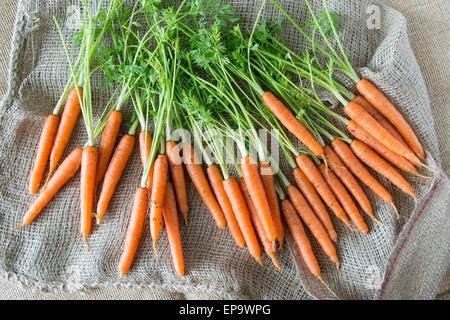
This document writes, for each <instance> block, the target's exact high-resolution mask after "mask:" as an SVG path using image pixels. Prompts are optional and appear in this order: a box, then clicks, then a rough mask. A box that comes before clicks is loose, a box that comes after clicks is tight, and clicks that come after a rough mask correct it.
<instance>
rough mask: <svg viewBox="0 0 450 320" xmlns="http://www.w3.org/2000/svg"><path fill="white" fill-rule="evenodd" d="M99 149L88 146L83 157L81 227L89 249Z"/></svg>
mask: <svg viewBox="0 0 450 320" xmlns="http://www.w3.org/2000/svg"><path fill="white" fill-rule="evenodd" d="M97 158H98V151H97V148H96V147H92V146H86V147H84V149H83V156H82V158H81V179H80V206H81V220H80V229H81V235H82V236H83V241H84V243H85V244H86V246H87V247H88V249H89V245H88V243H87V236H88V235H89V232H90V231H91V223H92V212H93V210H92V208H93V205H94V190H95V170H96V168H97Z"/></svg>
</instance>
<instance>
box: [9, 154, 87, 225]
mask: <svg viewBox="0 0 450 320" xmlns="http://www.w3.org/2000/svg"><path fill="white" fill-rule="evenodd" d="M82 153H83V149H81V148H76V149H75V150H73V151H72V152H71V153H70V154H69V155H68V156H67V158H66V159H65V160H64V161H63V162H62V163H61V165H60V166H59V168H58V170H56V171H55V174H54V175H53V176H52V177H51V178H50V180H49V181H48V183H47V187H46V188H45V189H44V190H42V191H41V192H40V193H39V196H38V197H37V198H36V199H35V200H34V201H33V204H32V205H31V206H30V208H29V209H28V211H27V212H26V213H25V215H24V216H23V219H22V225H20V226H19V227H17V228H15V229H14V230H17V229H20V228H23V227H25V226H26V225H29V224H30V223H31V222H32V221H33V220H34V219H35V218H36V216H37V215H38V214H39V213H40V212H41V211H42V209H44V207H45V206H46V205H47V204H48V203H49V202H50V201H51V200H52V198H53V197H54V196H55V194H56V193H57V192H58V191H59V189H61V187H62V186H63V185H65V184H66V183H67V182H68V181H69V180H70V178H72V176H73V175H74V174H75V172H77V170H78V169H79V168H80V165H81V156H82Z"/></svg>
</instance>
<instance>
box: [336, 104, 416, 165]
mask: <svg viewBox="0 0 450 320" xmlns="http://www.w3.org/2000/svg"><path fill="white" fill-rule="evenodd" d="M344 111H345V113H346V114H347V115H348V116H349V117H350V118H351V119H352V120H355V121H356V123H357V124H359V125H360V126H361V127H363V128H365V129H366V130H367V131H368V132H370V133H371V134H372V136H373V137H374V138H375V139H377V140H378V141H379V142H380V143H382V144H384V145H385V146H386V147H387V148H389V149H390V150H392V151H394V152H397V153H398V154H400V155H402V156H403V157H405V158H406V159H408V160H409V161H411V162H412V163H413V164H415V165H419V166H423V164H422V163H421V162H420V160H419V159H418V158H417V157H416V156H415V155H414V153H411V152H410V151H409V150H407V148H405V147H404V146H403V145H402V144H401V143H400V142H399V141H398V140H397V139H395V138H394V137H393V136H392V135H391V134H390V133H389V132H388V131H387V130H386V129H385V128H384V127H383V126H382V125H381V124H380V123H379V122H378V121H377V120H375V118H374V117H372V116H371V115H370V114H369V113H368V112H367V111H366V110H365V109H364V108H363V107H361V106H360V105H359V104H357V103H355V102H350V103H349V104H347V105H346V106H345V108H344Z"/></svg>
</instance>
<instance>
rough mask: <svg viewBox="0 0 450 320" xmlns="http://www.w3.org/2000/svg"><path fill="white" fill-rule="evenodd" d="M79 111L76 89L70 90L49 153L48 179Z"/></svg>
mask: <svg viewBox="0 0 450 320" xmlns="http://www.w3.org/2000/svg"><path fill="white" fill-rule="evenodd" d="M78 91H79V92H80V98H81V99H83V88H78ZM80 111H81V103H80V100H79V99H78V94H77V89H76V88H73V89H72V90H70V92H69V95H68V96H67V100H66V105H65V106H64V111H63V113H62V115H61V120H60V122H59V126H58V132H57V133H56V137H55V142H54V143H53V147H52V152H51V154H50V170H49V173H48V178H47V181H48V179H50V177H51V175H52V173H53V171H54V170H55V169H56V166H57V165H58V162H59V160H60V159H61V157H62V156H63V153H64V150H65V149H66V146H67V144H68V143H69V139H70V135H71V134H72V131H73V128H74V127H75V123H76V122H77V119H78V116H79V115H80Z"/></svg>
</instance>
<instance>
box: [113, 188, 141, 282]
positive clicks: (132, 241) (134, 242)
mask: <svg viewBox="0 0 450 320" xmlns="http://www.w3.org/2000/svg"><path fill="white" fill-rule="evenodd" d="M147 205H148V190H147V189H144V188H138V189H137V190H136V193H135V194H134V200H133V207H132V209H131V216H130V221H129V222H128V227H127V232H126V235H125V243H124V245H123V251H122V255H121V256H120V261H119V272H120V277H121V278H123V276H124V275H125V273H127V272H128V270H130V267H131V264H132V263H133V260H134V256H135V255H136V251H137V248H138V246H139V241H140V239H141V236H142V231H143V229H144V221H145V216H146V214H147Z"/></svg>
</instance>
